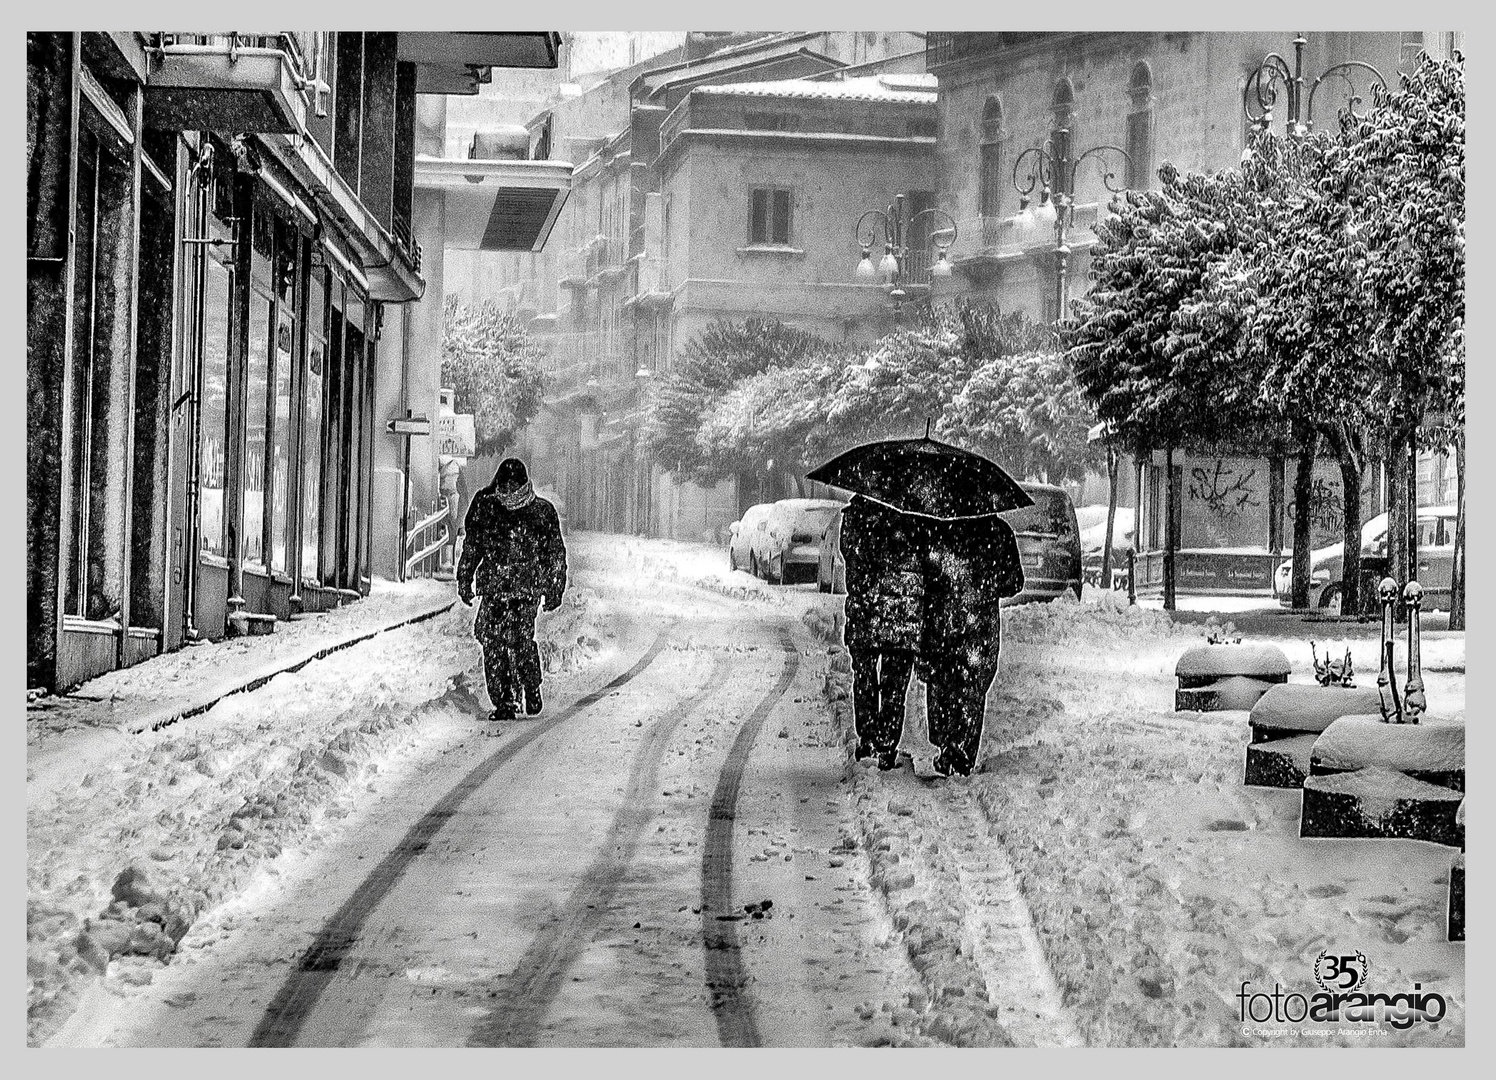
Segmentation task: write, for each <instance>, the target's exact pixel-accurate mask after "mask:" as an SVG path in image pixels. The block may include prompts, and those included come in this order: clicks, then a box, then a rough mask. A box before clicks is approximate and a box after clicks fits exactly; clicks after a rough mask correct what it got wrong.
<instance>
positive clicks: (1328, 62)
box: [928, 32, 1460, 593]
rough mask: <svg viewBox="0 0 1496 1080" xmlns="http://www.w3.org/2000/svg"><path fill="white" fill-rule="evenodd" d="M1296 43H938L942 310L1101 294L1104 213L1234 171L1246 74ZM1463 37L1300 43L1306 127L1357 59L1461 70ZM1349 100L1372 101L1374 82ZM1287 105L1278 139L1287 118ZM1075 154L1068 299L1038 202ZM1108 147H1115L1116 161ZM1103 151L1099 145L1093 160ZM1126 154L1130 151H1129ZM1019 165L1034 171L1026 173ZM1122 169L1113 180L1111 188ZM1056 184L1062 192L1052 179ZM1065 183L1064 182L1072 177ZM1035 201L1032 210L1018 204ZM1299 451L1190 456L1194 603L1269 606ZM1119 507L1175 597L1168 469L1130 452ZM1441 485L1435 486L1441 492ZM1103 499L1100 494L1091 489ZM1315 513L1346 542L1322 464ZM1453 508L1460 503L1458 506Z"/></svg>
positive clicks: (1356, 37)
mask: <svg viewBox="0 0 1496 1080" xmlns="http://www.w3.org/2000/svg"><path fill="white" fill-rule="evenodd" d="M1294 37H1295V35H1294V34H1292V33H1269V32H1248V33H1199V32H1179V33H1166V32H1143V33H1121V32H1074V33H931V34H930V35H929V36H928V48H929V69H930V71H931V72H933V73H935V74H936V75H937V76H938V77H939V79H940V104H939V137H938V148H937V151H936V156H937V174H938V181H937V200H938V202H939V205H940V206H941V207H942V208H944V209H946V210H947V211H949V212H950V213H951V214H952V215H954V216H955V217H956V219H957V220H958V222H959V223H960V239H959V240H958V241H957V243H956V245H955V247H954V248H953V250H952V261H953V264H954V266H955V268H956V274H955V275H954V276H953V277H952V278H951V279H950V281H949V287H948V292H947V295H965V296H973V297H982V298H985V299H989V300H992V301H995V302H996V303H997V304H998V305H1000V306H1001V307H1002V309H1003V310H1005V311H1024V312H1026V313H1028V314H1029V315H1030V316H1032V317H1033V318H1035V319H1036V320H1040V321H1045V322H1052V321H1053V320H1054V319H1056V318H1057V317H1058V314H1059V312H1060V310H1061V307H1060V305H1061V300H1062V296H1069V297H1073V296H1079V295H1082V294H1083V293H1084V292H1085V291H1086V289H1087V288H1088V287H1089V250H1090V248H1091V246H1092V244H1093V243H1094V241H1095V235H1094V232H1093V231H1092V227H1093V226H1094V224H1095V222H1096V220H1097V216H1098V214H1104V213H1105V212H1106V206H1107V204H1108V202H1109V201H1110V199H1111V189H1115V188H1120V187H1131V188H1134V189H1139V188H1156V187H1158V186H1159V181H1158V176H1157V170H1158V168H1159V166H1160V165H1161V164H1162V163H1164V162H1165V161H1167V162H1171V163H1172V164H1173V165H1175V166H1176V167H1177V168H1179V169H1180V170H1181V171H1184V172H1190V171H1194V172H1215V171H1219V170H1223V169H1226V168H1230V167H1232V166H1234V165H1236V164H1237V163H1238V162H1239V161H1240V158H1241V154H1242V151H1243V149H1244V148H1245V147H1246V145H1247V139H1248V134H1249V131H1250V127H1251V123H1252V120H1251V119H1250V118H1249V117H1248V116H1247V114H1246V112H1245V110H1244V107H1243V92H1244V90H1245V89H1246V88H1247V84H1248V79H1249V77H1250V75H1251V73H1252V72H1253V71H1254V70H1256V69H1257V67H1258V66H1259V65H1260V64H1262V63H1263V60H1264V58H1265V57H1266V56H1267V55H1268V54H1269V53H1273V52H1276V53H1278V54H1280V55H1281V56H1283V57H1286V58H1288V61H1289V63H1292V60H1293V57H1294V47H1293V41H1294ZM1459 45H1460V42H1459V40H1458V36H1457V35H1450V34H1447V33H1442V32H1440V33H1433V32H1430V33H1424V32H1390V33H1389V32H1353V33H1323V34H1320V33H1315V34H1308V35H1305V42H1304V47H1303V71H1304V75H1305V83H1306V85H1305V91H1304V93H1305V103H1304V110H1303V112H1304V115H1303V116H1302V117H1301V119H1303V120H1306V121H1312V122H1313V123H1314V124H1318V125H1320V126H1323V125H1325V124H1329V123H1333V122H1334V120H1335V116H1336V113H1337V111H1338V110H1339V109H1341V108H1343V107H1344V106H1345V105H1346V104H1347V101H1348V96H1349V94H1350V93H1351V87H1352V85H1353V84H1351V83H1347V82H1345V81H1343V80H1340V79H1337V78H1334V77H1332V78H1329V79H1326V80H1325V81H1324V82H1323V83H1322V84H1320V85H1318V86H1316V85H1315V80H1316V79H1318V78H1319V76H1320V74H1321V73H1324V72H1327V71H1329V70H1330V69H1332V68H1334V67H1335V66H1336V65H1342V64H1346V63H1347V62H1350V61H1360V62H1363V63H1366V64H1370V65H1372V66H1374V67H1375V68H1376V69H1377V70H1378V72H1380V74H1381V75H1382V76H1383V77H1384V78H1385V79H1387V80H1388V81H1389V82H1395V80H1396V78H1397V75H1398V73H1399V72H1402V71H1406V70H1409V69H1410V68H1411V67H1413V66H1414V65H1416V63H1417V61H1418V56H1419V54H1420V53H1421V52H1423V51H1425V50H1427V51H1430V52H1431V53H1433V54H1435V55H1445V56H1447V55H1449V53H1450V51H1451V50H1452V49H1454V48H1458V47H1459ZM1352 75H1353V76H1354V77H1355V78H1356V81H1355V83H1354V86H1355V87H1356V88H1357V89H1358V90H1359V92H1360V93H1362V94H1363V95H1364V96H1367V97H1369V86H1370V83H1369V81H1368V79H1367V78H1366V73H1365V72H1364V71H1353V72H1352ZM1284 106H1285V99H1284V97H1283V96H1282V95H1281V94H1280V97H1279V102H1278V107H1277V114H1276V116H1275V124H1276V126H1277V127H1278V128H1279V129H1281V126H1282V124H1283V122H1284V120H1285V119H1286V113H1285V111H1284ZM1057 146H1062V147H1064V148H1065V150H1066V152H1067V154H1068V156H1069V158H1070V159H1071V160H1072V161H1079V164H1078V165H1077V167H1076V168H1075V170H1074V178H1073V188H1072V189H1071V193H1072V194H1073V199H1074V211H1073V221H1072V225H1071V228H1070V229H1069V231H1068V235H1067V237H1066V246H1067V247H1068V258H1067V260H1066V263H1065V264H1063V265H1064V266H1065V270H1064V277H1065V281H1064V288H1063V291H1062V290H1061V287H1060V278H1061V266H1062V264H1061V263H1060V261H1059V259H1058V257H1057V253H1056V248H1057V243H1056V233H1055V230H1054V223H1055V210H1054V206H1053V203H1052V202H1046V201H1044V199H1043V198H1042V196H1043V194H1044V187H1043V179H1042V178H1041V177H1040V176H1039V174H1038V172H1037V170H1036V169H1035V164H1034V163H1035V160H1036V158H1037V154H1034V153H1029V154H1028V156H1027V157H1024V155H1025V152H1026V151H1029V149H1030V148H1037V147H1043V148H1045V149H1046V151H1052V150H1054V149H1055V148H1056V147H1057ZM1107 147H1113V148H1116V149H1115V150H1106V149H1104V148H1107ZM1092 148H1102V149H1101V151H1100V152H1097V153H1095V154H1092V155H1091V156H1089V157H1088V158H1086V159H1085V160H1083V161H1082V160H1080V159H1081V157H1082V155H1084V154H1086V152H1087V151H1088V150H1091V149H1092ZM1116 150H1121V151H1124V152H1125V156H1124V155H1123V154H1119V153H1117V152H1116ZM1020 159H1022V160H1020ZM1108 172H1110V176H1108V175H1107V174H1108ZM1049 179H1050V180H1051V181H1053V177H1050V178H1049ZM1067 179H1068V178H1067ZM1025 188H1029V189H1030V192H1029V198H1028V200H1027V202H1025V201H1024V199H1023V190H1024V189H1025ZM1291 452H1292V449H1291V447H1288V446H1286V445H1285V444H1280V445H1278V446H1277V447H1276V448H1275V449H1274V448H1270V447H1267V445H1266V443H1265V442H1264V441H1262V440H1258V445H1257V446H1256V447H1254V448H1247V447H1238V448H1219V447H1216V448H1212V447H1194V448H1183V447H1181V448H1177V449H1176V452H1175V454H1174V474H1175V480H1176V482H1177V485H1178V488H1177V489H1178V490H1179V492H1180V494H1181V500H1180V509H1179V511H1178V513H1179V519H1178V523H1177V526H1176V532H1177V535H1178V537H1179V546H1180V554H1179V556H1178V557H1177V558H1176V565H1177V568H1178V575H1179V576H1178V586H1179V588H1180V590H1181V591H1186V592H1188V591H1195V592H1228V593H1243V592H1245V593H1252V592H1257V593H1265V592H1270V591H1271V575H1272V570H1273V569H1274V568H1275V567H1276V565H1277V564H1278V563H1279V562H1280V561H1281V560H1282V557H1283V554H1284V552H1285V550H1286V549H1287V547H1288V546H1290V545H1291V539H1292V536H1293V518H1294V514H1295V508H1294V506H1293V504H1292V502H1293V501H1292V499H1291V498H1287V499H1285V495H1284V493H1285V469H1286V470H1287V471H1288V473H1289V476H1288V478H1287V479H1288V483H1287V488H1286V490H1288V491H1289V492H1290V493H1291V490H1292V477H1291V473H1292V468H1291V464H1290V461H1291ZM1423 471H1424V472H1425V473H1426V474H1427V475H1428V477H1429V478H1430V479H1431V480H1432V481H1434V482H1431V483H1428V484H1426V485H1425V484H1423V483H1420V487H1419V498H1420V501H1423V502H1438V501H1443V499H1444V496H1445V495H1446V494H1447V493H1450V492H1452V487H1453V484H1452V479H1451V480H1449V481H1445V479H1444V478H1445V477H1452V463H1447V462H1446V461H1444V460H1443V459H1442V458H1441V457H1439V456H1438V455H1431V460H1430V461H1429V463H1428V465H1427V467H1426V468H1425V469H1424V470H1423ZM1121 473H1122V475H1123V476H1124V477H1125V478H1126V480H1125V481H1124V483H1123V484H1122V485H1120V487H1121V490H1120V491H1119V499H1120V500H1121V501H1122V503H1123V504H1124V505H1133V506H1137V507H1139V509H1140V512H1139V514H1138V516H1137V521H1138V522H1139V529H1138V537H1137V546H1138V550H1139V552H1140V556H1139V569H1138V583H1139V585H1140V587H1142V588H1143V589H1144V591H1145V592H1146V591H1148V590H1154V591H1157V590H1158V589H1159V588H1161V586H1162V565H1163V554H1162V549H1163V547H1164V546H1165V526H1166V521H1165V518H1166V509H1165V501H1166V500H1165V491H1166V488H1167V484H1166V479H1167V478H1166V476H1165V455H1164V452H1163V450H1162V448H1159V449H1157V450H1155V451H1151V452H1149V453H1147V454H1145V455H1144V456H1143V457H1142V459H1141V460H1139V459H1137V458H1135V457H1132V456H1130V455H1124V461H1123V464H1122V468H1121ZM1436 478H1437V479H1436ZM1089 487H1090V490H1092V491H1094V490H1095V485H1090V486H1089ZM1313 489H1314V497H1313V502H1312V505H1311V507H1310V508H1309V513H1310V516H1311V526H1312V527H1311V535H1312V538H1313V543H1314V544H1315V545H1316V546H1321V545H1324V544H1328V543H1334V542H1337V541H1338V540H1339V539H1340V536H1341V520H1342V519H1341V515H1340V507H1341V506H1342V502H1343V500H1342V492H1341V479H1340V472H1339V469H1338V467H1337V466H1336V464H1335V462H1334V461H1333V460H1329V459H1327V458H1321V460H1319V461H1318V463H1317V464H1316V466H1315V470H1314V483H1313ZM1384 491H1385V485H1384V484H1383V483H1382V482H1381V479H1380V475H1379V474H1376V475H1373V476H1370V477H1368V478H1367V484H1366V490H1365V491H1364V492H1363V496H1362V508H1363V516H1364V517H1369V516H1371V515H1372V514H1375V513H1378V512H1380V511H1381V510H1383V509H1385V506H1386V500H1385V494H1384ZM1451 497H1452V495H1451Z"/></svg>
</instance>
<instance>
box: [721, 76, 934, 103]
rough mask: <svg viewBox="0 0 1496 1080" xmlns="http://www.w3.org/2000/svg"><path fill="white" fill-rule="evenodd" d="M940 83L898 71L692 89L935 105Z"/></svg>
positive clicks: (743, 93) (761, 95) (751, 95)
mask: <svg viewBox="0 0 1496 1080" xmlns="http://www.w3.org/2000/svg"><path fill="white" fill-rule="evenodd" d="M936 86H937V84H936V80H935V76H934V75H928V74H897V75H864V76H859V77H856V78H851V79H776V80H773V81H771V82H745V83H725V84H722V85H718V86H698V87H697V88H696V89H695V90H693V91H692V93H696V94H724V95H737V96H747V97H782V98H832V99H838V100H843V101H893V102H906V103H910V104H916V105H923V104H930V105H933V104H934V103H935V91H936Z"/></svg>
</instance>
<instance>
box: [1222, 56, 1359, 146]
mask: <svg viewBox="0 0 1496 1080" xmlns="http://www.w3.org/2000/svg"><path fill="white" fill-rule="evenodd" d="M1307 44H1308V42H1307V41H1305V40H1304V35H1302V34H1300V35H1299V36H1298V37H1296V38H1294V39H1293V67H1292V68H1290V67H1289V66H1288V61H1287V60H1285V59H1284V58H1283V57H1281V56H1279V55H1278V54H1277V53H1275V52H1272V53H1268V54H1267V55H1266V56H1265V57H1263V58H1262V63H1260V64H1258V65H1257V67H1256V69H1254V70H1253V71H1252V73H1251V74H1250V75H1248V76H1247V82H1246V85H1245V86H1243V87H1242V92H1241V107H1242V112H1243V113H1244V114H1245V115H1246V117H1247V119H1248V120H1249V121H1250V122H1252V123H1253V124H1256V125H1257V126H1258V127H1261V128H1263V129H1264V130H1266V129H1267V128H1268V127H1270V126H1271V125H1272V122H1273V106H1274V105H1276V104H1277V103H1278V93H1279V91H1280V90H1282V91H1283V92H1284V93H1286V94H1287V96H1288V103H1287V104H1288V132H1289V134H1292V135H1301V134H1303V133H1304V132H1307V131H1311V130H1313V128H1314V95H1315V94H1316V93H1317V92H1318V91H1319V88H1320V87H1321V86H1322V85H1324V83H1325V82H1326V81H1330V80H1334V81H1336V82H1340V83H1343V84H1344V85H1345V87H1346V90H1347V91H1348V99H1347V102H1346V107H1345V108H1344V109H1342V110H1341V113H1342V115H1350V116H1355V115H1357V114H1356V107H1357V106H1358V105H1360V104H1361V103H1362V102H1363V101H1365V100H1366V98H1365V94H1363V93H1362V92H1361V91H1360V89H1359V88H1358V85H1357V81H1356V80H1357V78H1358V77H1368V78H1369V79H1370V80H1371V81H1370V83H1369V84H1368V85H1367V87H1366V89H1367V90H1368V91H1369V90H1370V89H1371V86H1372V85H1380V86H1386V85H1387V80H1386V79H1384V78H1382V73H1381V72H1380V71H1378V70H1377V69H1376V68H1375V67H1373V66H1372V65H1370V64H1368V63H1366V62H1365V61H1364V60H1347V61H1345V62H1344V63H1341V64H1334V65H1332V66H1330V67H1328V68H1326V69H1325V71H1324V73H1323V74H1322V75H1320V77H1319V78H1317V79H1315V80H1314V82H1313V83H1311V84H1310V86H1309V95H1308V97H1307V98H1306V97H1305V96H1304V46H1305V45H1307Z"/></svg>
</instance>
